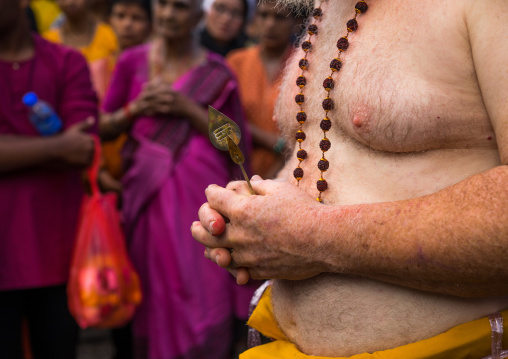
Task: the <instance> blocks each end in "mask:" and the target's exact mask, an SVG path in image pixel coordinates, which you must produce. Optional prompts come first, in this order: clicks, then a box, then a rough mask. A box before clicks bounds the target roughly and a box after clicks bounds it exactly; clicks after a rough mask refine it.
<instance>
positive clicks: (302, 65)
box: [298, 59, 309, 70]
mask: <svg viewBox="0 0 508 359" xmlns="http://www.w3.org/2000/svg"><path fill="white" fill-rule="evenodd" d="M298 66H300V68H301V69H302V70H307V68H308V67H309V61H308V60H307V59H301V60H300V62H299V63H298Z"/></svg>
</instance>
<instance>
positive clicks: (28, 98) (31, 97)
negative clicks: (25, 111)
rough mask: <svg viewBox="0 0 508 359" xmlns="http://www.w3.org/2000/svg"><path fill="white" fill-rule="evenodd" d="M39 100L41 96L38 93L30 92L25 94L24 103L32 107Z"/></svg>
mask: <svg viewBox="0 0 508 359" xmlns="http://www.w3.org/2000/svg"><path fill="white" fill-rule="evenodd" d="M37 101H39V98H38V97H37V95H36V94H35V93H33V92H29V93H27V94H25V96H23V103H24V104H25V105H27V106H29V107H32V106H33V105H35V104H36V103H37Z"/></svg>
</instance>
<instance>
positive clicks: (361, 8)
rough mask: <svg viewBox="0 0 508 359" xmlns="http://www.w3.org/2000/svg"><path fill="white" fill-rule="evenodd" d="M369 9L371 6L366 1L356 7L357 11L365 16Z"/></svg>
mask: <svg viewBox="0 0 508 359" xmlns="http://www.w3.org/2000/svg"><path fill="white" fill-rule="evenodd" d="M368 9H369V5H367V3H366V2H365V1H360V2H359V3H357V4H356V5H355V10H356V12H357V13H358V14H365V13H366V12H367V10H368Z"/></svg>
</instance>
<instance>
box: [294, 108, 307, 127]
mask: <svg viewBox="0 0 508 359" xmlns="http://www.w3.org/2000/svg"><path fill="white" fill-rule="evenodd" d="M296 120H297V121H298V123H302V124H303V123H305V121H307V114H306V113H305V112H303V111H300V112H298V113H297V114H296Z"/></svg>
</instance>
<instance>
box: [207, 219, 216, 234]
mask: <svg viewBox="0 0 508 359" xmlns="http://www.w3.org/2000/svg"><path fill="white" fill-rule="evenodd" d="M214 223H215V221H211V222H210V225H209V226H208V229H209V230H210V233H211V234H213V224H214Z"/></svg>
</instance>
